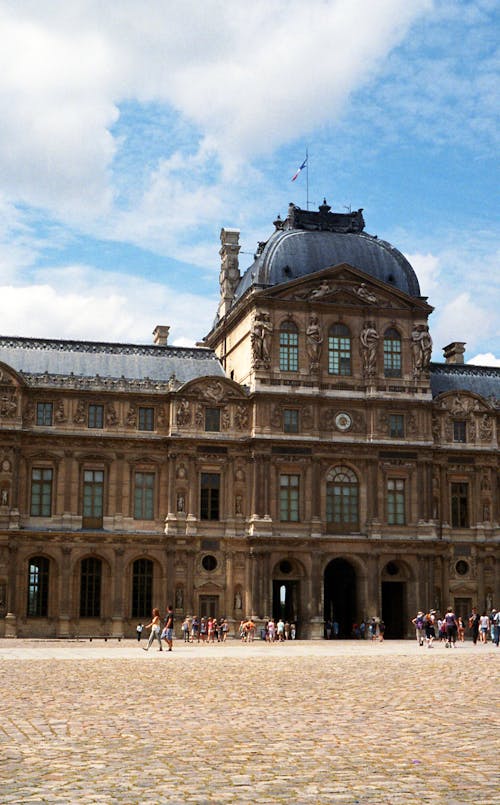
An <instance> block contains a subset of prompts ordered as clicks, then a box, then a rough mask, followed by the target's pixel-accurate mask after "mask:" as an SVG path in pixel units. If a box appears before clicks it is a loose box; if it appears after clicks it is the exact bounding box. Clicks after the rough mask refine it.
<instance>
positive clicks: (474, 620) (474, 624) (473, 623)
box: [469, 607, 479, 645]
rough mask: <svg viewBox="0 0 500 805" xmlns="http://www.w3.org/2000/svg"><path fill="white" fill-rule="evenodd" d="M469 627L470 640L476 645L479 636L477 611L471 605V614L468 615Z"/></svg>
mask: <svg viewBox="0 0 500 805" xmlns="http://www.w3.org/2000/svg"><path fill="white" fill-rule="evenodd" d="M469 629H470V630H471V631H472V642H473V643H474V645H476V644H477V638H478V636H479V612H478V611H477V608H476V607H472V614H471V615H470V617H469Z"/></svg>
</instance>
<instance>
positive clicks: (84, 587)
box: [80, 556, 102, 618]
mask: <svg viewBox="0 0 500 805" xmlns="http://www.w3.org/2000/svg"><path fill="white" fill-rule="evenodd" d="M101 588H102V562H101V560H100V559H97V558H96V557H93V556H90V557H88V558H87V559H82V563H81V568H80V617H81V618H99V617H100V615H101Z"/></svg>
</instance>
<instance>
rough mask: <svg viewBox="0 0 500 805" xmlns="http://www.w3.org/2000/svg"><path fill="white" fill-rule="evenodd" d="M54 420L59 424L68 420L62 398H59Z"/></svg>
mask: <svg viewBox="0 0 500 805" xmlns="http://www.w3.org/2000/svg"><path fill="white" fill-rule="evenodd" d="M54 420H55V421H56V422H57V423H58V424H62V423H63V422H66V421H67V416H66V414H65V412H64V402H63V401H62V400H57V402H56V405H55V410H54Z"/></svg>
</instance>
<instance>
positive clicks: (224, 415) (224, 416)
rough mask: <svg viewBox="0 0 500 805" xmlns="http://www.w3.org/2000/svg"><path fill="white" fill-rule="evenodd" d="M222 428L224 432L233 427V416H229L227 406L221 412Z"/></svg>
mask: <svg viewBox="0 0 500 805" xmlns="http://www.w3.org/2000/svg"><path fill="white" fill-rule="evenodd" d="M220 426H221V429H222V430H229V428H230V427H231V416H230V414H229V408H228V406H227V405H224V406H223V408H222V410H221V413H220Z"/></svg>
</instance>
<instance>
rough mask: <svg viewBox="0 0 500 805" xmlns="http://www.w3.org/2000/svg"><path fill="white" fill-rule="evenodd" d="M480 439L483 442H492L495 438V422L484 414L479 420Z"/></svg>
mask: <svg viewBox="0 0 500 805" xmlns="http://www.w3.org/2000/svg"><path fill="white" fill-rule="evenodd" d="M479 438H480V439H481V441H482V442H490V441H491V440H492V438H493V420H492V418H491V416H488V414H483V415H482V416H481V419H480V420H479Z"/></svg>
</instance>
